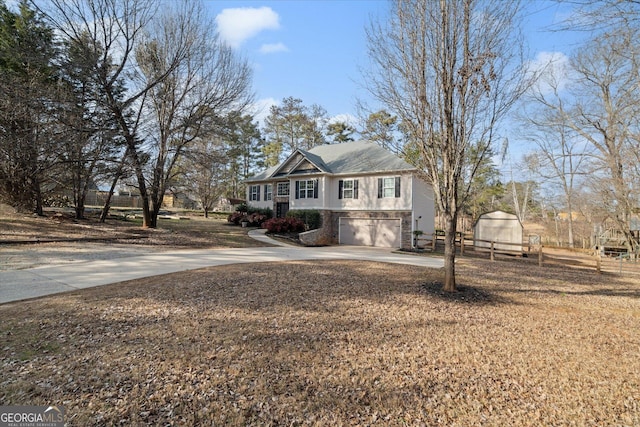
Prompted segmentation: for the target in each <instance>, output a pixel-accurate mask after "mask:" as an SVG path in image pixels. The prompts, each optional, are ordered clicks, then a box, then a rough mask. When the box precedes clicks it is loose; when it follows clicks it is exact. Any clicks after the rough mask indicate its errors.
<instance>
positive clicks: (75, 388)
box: [0, 259, 640, 426]
mask: <svg viewBox="0 0 640 427" xmlns="http://www.w3.org/2000/svg"><path fill="white" fill-rule="evenodd" d="M490 265H491V268H487V266H488V264H487V262H486V261H483V260H477V259H465V260H464V261H463V262H461V263H460V265H459V266H458V277H459V283H460V285H461V287H462V289H463V292H461V293H459V294H457V295H455V296H448V295H442V294H441V293H440V292H439V291H438V289H437V288H436V287H435V286H434V285H433V283H435V282H438V281H441V280H442V277H441V276H440V272H439V271H434V270H425V269H423V268H418V267H411V266H400V265H390V264H379V263H368V262H340V261H335V262H292V263H271V264H258V265H254V266H251V267H247V266H226V267H216V268H210V269H205V270H199V271H193V272H186V273H178V274H172V275H167V276H161V277H153V278H149V279H142V280H137V281H132V282H124V283H120V284H116V285H111V286H105V287H100V288H95V289H89V290H85V291H82V292H74V293H68V294H63V295H57V296H52V297H47V298H43V299H39V300H33V301H28V302H21V303H12V304H6V305H3V306H0V318H1V319H2V323H1V326H0V336H1V337H2V350H3V353H2V357H1V359H0V404H2V405H9V404H49V403H58V404H62V405H64V406H65V410H66V414H67V418H68V423H69V425H71V426H76V425H77V426H87V425H117V424H125V425H338V426H341V425H384V426H388V425H391V426H402V425H447V426H453V425H457V426H468V425H510V426H525V425H526V426H529V425H629V426H631V425H638V424H640V378H639V377H638V374H637V373H638V372H640V358H638V349H639V348H640V285H639V284H638V283H637V282H633V281H629V280H627V281H625V280H624V279H621V278H618V277H615V276H597V275H595V274H593V273H587V272H585V271H580V270H570V269H567V268H562V269H561V268H555V269H554V268H545V269H539V268H537V267H535V266H524V267H523V266H521V265H517V264H515V263H509V262H495V263H492V264H490Z"/></svg>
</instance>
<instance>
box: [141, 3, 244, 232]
mask: <svg viewBox="0 0 640 427" xmlns="http://www.w3.org/2000/svg"><path fill="white" fill-rule="evenodd" d="M181 5H185V6H186V8H182V9H180V7H178V9H179V10H175V11H174V10H172V9H173V8H176V6H175V4H169V5H168V6H167V7H168V9H169V10H165V12H164V14H163V17H162V18H163V19H161V20H158V24H157V25H156V26H153V27H151V29H150V31H148V34H149V39H148V40H147V41H146V42H145V43H143V44H141V45H140V46H139V47H138V49H137V51H136V58H137V61H138V63H139V64H140V67H141V69H142V72H143V76H144V78H145V79H146V81H147V82H148V84H149V83H151V82H154V81H156V80H159V82H158V84H156V85H154V86H153V87H152V88H151V89H150V90H149V92H148V94H147V98H148V100H149V102H148V103H147V106H148V107H149V112H150V114H149V123H150V126H149V132H150V135H149V137H148V138H146V140H147V143H148V146H149V150H148V152H149V153H150V154H151V164H150V167H151V171H150V173H149V174H148V183H149V198H150V202H151V218H150V219H151V222H150V226H152V227H155V226H156V220H157V216H158V212H159V211H160V207H161V204H162V199H163V197H164V194H165V192H166V191H167V190H168V188H169V187H170V186H171V184H172V181H173V180H174V179H175V174H176V173H177V169H176V167H175V166H176V162H177V161H178V160H179V158H180V156H182V155H183V153H184V151H185V149H186V148H187V147H188V145H189V144H191V143H192V142H193V141H195V140H196V139H197V138H203V137H205V138H206V137H209V135H211V134H212V133H213V132H214V130H215V128H216V124H217V123H216V118H217V116H221V115H224V114H226V113H228V112H230V111H231V110H236V111H237V110H239V111H242V110H243V109H244V108H245V107H246V106H247V105H248V104H249V102H250V101H251V100H252V94H251V91H250V90H251V70H250V68H249V66H248V65H247V63H246V61H244V60H241V59H239V58H237V57H236V55H235V54H234V53H233V51H232V49H231V48H230V47H229V46H227V45H225V44H224V43H223V42H221V41H220V40H219V38H218V35H217V33H216V32H215V31H214V30H213V29H212V27H211V25H210V22H207V16H206V14H205V12H204V10H203V8H202V5H201V4H200V3H198V2H185V3H181ZM179 40H184V41H185V42H184V45H185V46H186V49H185V56H184V58H183V59H182V61H180V62H179V63H178V64H173V63H172V58H174V57H175V56H177V55H178V52H174V49H176V48H178V49H180V48H182V47H181V46H180V43H177V41H179ZM161 76H165V77H164V78H161Z"/></svg>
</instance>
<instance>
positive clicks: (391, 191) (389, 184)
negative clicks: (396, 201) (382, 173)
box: [378, 176, 400, 199]
mask: <svg viewBox="0 0 640 427" xmlns="http://www.w3.org/2000/svg"><path fill="white" fill-rule="evenodd" d="M386 197H400V177H399V176H396V177H386V178H378V198H379V199H382V198H386Z"/></svg>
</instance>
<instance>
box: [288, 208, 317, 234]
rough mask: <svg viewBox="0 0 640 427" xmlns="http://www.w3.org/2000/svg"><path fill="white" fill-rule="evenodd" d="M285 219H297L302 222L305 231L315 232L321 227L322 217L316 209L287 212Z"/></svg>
mask: <svg viewBox="0 0 640 427" xmlns="http://www.w3.org/2000/svg"><path fill="white" fill-rule="evenodd" d="M287 217H289V218H297V219H299V220H300V221H302V222H304V223H305V225H306V226H307V230H315V229H317V228H320V226H321V225H322V224H321V223H322V217H321V216H320V211H318V210H316V209H294V210H290V211H289V212H287Z"/></svg>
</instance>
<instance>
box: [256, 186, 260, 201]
mask: <svg viewBox="0 0 640 427" xmlns="http://www.w3.org/2000/svg"><path fill="white" fill-rule="evenodd" d="M256 190H258V191H256V193H258V199H257V200H256V201H257V202H259V201H260V186H259V185H256Z"/></svg>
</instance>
